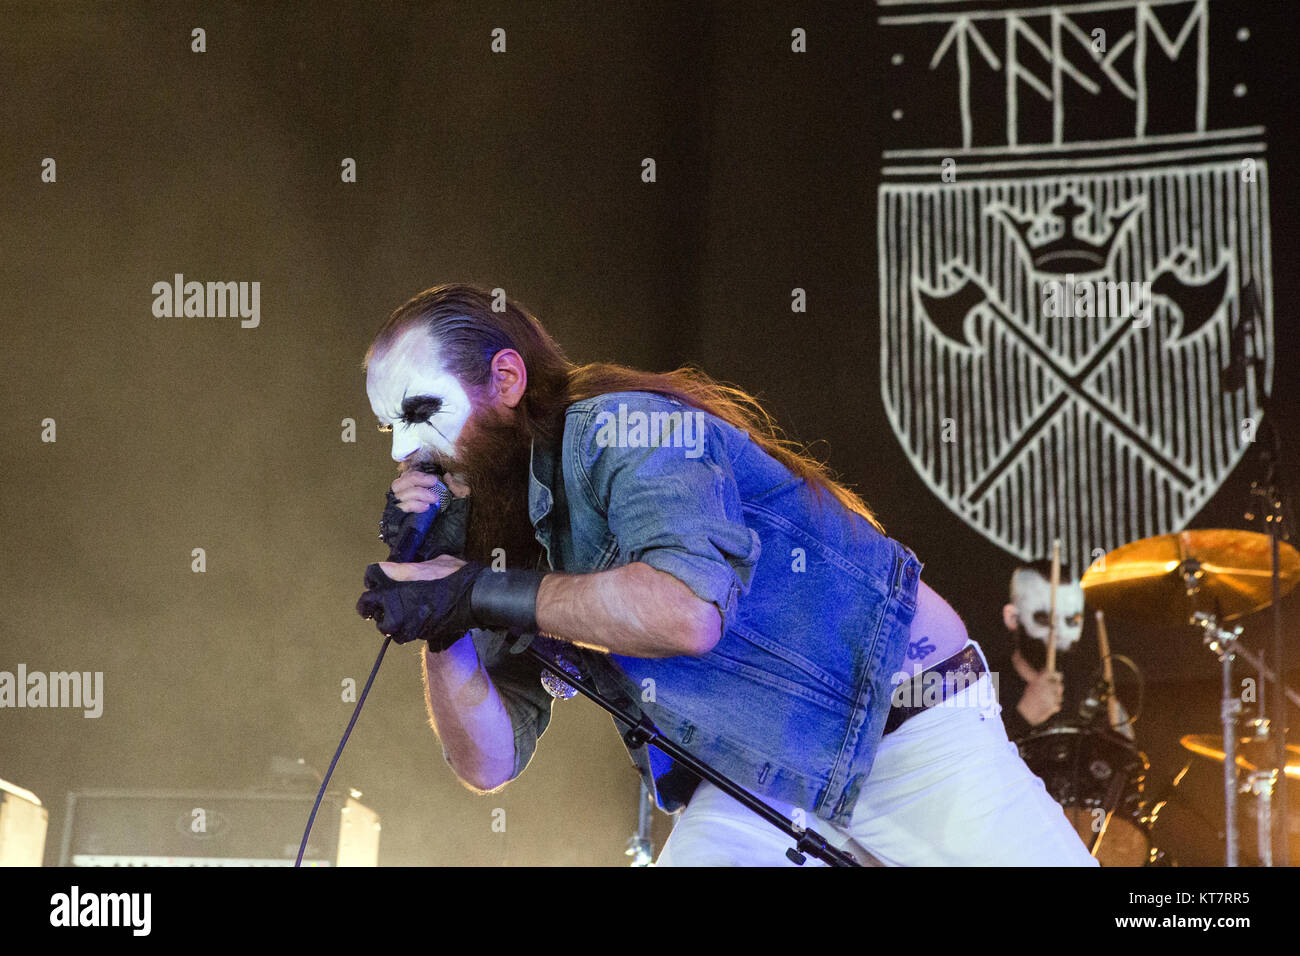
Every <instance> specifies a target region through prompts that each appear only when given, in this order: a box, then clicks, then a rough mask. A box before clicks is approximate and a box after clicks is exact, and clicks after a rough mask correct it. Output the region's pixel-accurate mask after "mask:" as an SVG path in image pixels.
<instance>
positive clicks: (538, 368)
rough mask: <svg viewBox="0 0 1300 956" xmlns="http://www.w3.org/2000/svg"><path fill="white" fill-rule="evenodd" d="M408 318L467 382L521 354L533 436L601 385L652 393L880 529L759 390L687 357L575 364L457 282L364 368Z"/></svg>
mask: <svg viewBox="0 0 1300 956" xmlns="http://www.w3.org/2000/svg"><path fill="white" fill-rule="evenodd" d="M414 326H421V327H423V328H424V329H425V331H426V332H428V334H429V335H430V336H431V337H433V339H434V340H435V341H436V342H437V343H438V345H439V350H440V354H441V356H442V357H443V360H444V361H445V362H446V364H447V370H448V371H450V372H451V373H452V374H454V375H455V376H456V377H457V378H458V379H460V381H461V382H463V383H464V384H465V385H467V386H473V387H479V388H481V387H483V386H485V385H486V384H487V381H488V376H489V375H490V373H491V365H492V357H493V356H494V355H496V353H497V352H499V351H501V350H502V349H514V350H515V351H516V352H518V353H519V355H520V357H521V358H523V360H524V367H525V368H526V369H527V370H528V386H527V388H526V389H525V391H524V398H523V401H522V402H521V403H520V408H521V409H522V410H523V415H524V422H525V424H526V426H527V429H528V432H529V434H530V435H531V436H533V437H534V438H538V437H540V438H543V439H544V440H547V441H552V442H554V441H558V439H559V437H560V433H561V431H562V429H563V427H564V410H565V409H566V408H568V407H569V406H570V405H572V404H573V403H574V402H579V401H582V400H583V399H586V398H592V397H594V396H596V395H604V394H606V393H608V392H657V393H659V394H661V395H667V396H669V397H671V398H675V399H677V400H678V401H680V402H683V403H685V404H687V405H690V406H692V407H693V408H698V409H700V410H701V411H704V412H707V413H708V414H710V415H714V416H716V417H718V418H720V419H722V420H723V421H725V422H727V423H728V424H730V425H733V426H735V427H736V428H739V429H742V430H744V431H746V432H748V433H749V436H750V439H751V440H752V441H754V442H755V443H756V444H757V445H758V446H759V447H760V448H762V449H763V451H765V452H766V453H767V454H769V455H771V456H772V457H773V458H775V459H776V460H777V461H779V462H780V463H781V464H782V465H784V466H785V467H786V468H788V469H789V470H790V472H791V473H792V474H793V475H794V476H795V477H797V478H801V479H803V480H804V481H805V482H807V483H808V485H809V486H810V487H811V488H813V489H814V490H815V491H816V492H817V495H816V497H817V498H822V497H824V496H826V495H829V496H831V497H833V498H834V499H835V500H836V501H838V502H839V503H840V504H841V505H843V506H844V507H845V508H847V509H848V510H849V511H851V512H853V513H854V514H857V515H860V516H862V517H863V518H865V519H866V520H867V521H869V522H871V524H872V525H874V526H875V527H876V529H877V530H883V529H882V528H881V525H880V522H879V521H877V520H876V517H875V515H873V514H872V513H871V509H870V508H868V507H867V504H866V502H864V501H863V500H862V498H861V497H859V496H858V495H857V494H856V493H854V492H853V491H851V490H850V489H848V488H846V487H845V486H844V485H842V484H840V482H839V481H837V480H836V479H835V476H834V475H833V474H832V473H831V471H830V469H829V468H828V467H827V466H826V464H824V463H823V462H821V461H819V460H817V459H816V458H814V457H813V456H812V455H811V454H810V453H809V452H808V450H807V448H806V447H805V446H802V445H800V444H799V443H797V442H795V441H792V440H791V439H789V438H787V437H786V436H785V434H784V433H783V432H782V431H781V428H780V426H778V425H777V423H776V422H775V420H774V419H773V418H772V416H771V415H770V414H768V412H767V410H766V409H765V408H763V406H762V405H761V404H760V403H759V401H758V399H757V398H755V397H754V396H752V395H750V394H749V393H748V392H746V391H744V390H742V389H740V388H737V387H735V386H732V385H727V384H724V383H722V382H718V381H715V380H714V379H713V378H711V377H709V376H708V375H707V374H706V373H705V372H703V371H702V370H700V369H698V368H695V367H693V366H690V365H685V366H682V367H681V368H677V369H674V370H673V371H671V372H646V371H642V370H641V369H635V368H629V367H627V366H624V365H615V364H612V363H609V362H592V363H590V364H587V365H575V364H574V363H572V362H570V361H569V360H568V358H566V357H565V354H564V350H563V349H562V348H561V347H560V345H559V343H557V342H556V341H555V340H554V339H552V338H551V336H550V334H549V333H547V331H546V329H544V328H543V327H542V324H541V322H539V321H538V320H537V319H536V318H535V317H534V316H533V315H532V314H531V313H530V312H528V310H527V309H525V308H523V307H522V306H521V305H519V304H518V303H516V302H512V301H511V300H509V299H507V298H506V297H505V296H504V295H497V296H494V295H493V294H492V293H490V292H488V291H485V290H483V289H480V288H477V287H476V286H472V285H466V284H463V283H446V284H444V285H438V286H434V287H433V288H431V289H426V290H425V291H424V292H421V293H420V294H419V295H417V296H416V297H415V298H413V299H411V301H409V302H407V303H406V304H405V305H403V306H401V307H399V308H398V309H396V310H394V312H393V314H392V315H391V316H389V318H388V321H387V322H385V323H384V325H383V327H382V328H380V330H379V332H378V333H377V334H376V335H375V340H374V341H373V342H372V343H371V344H370V348H369V350H367V352H366V357H365V360H364V361H363V363H362V367H363V368H366V367H368V366H369V364H370V359H371V357H372V356H373V355H374V353H375V352H376V350H379V349H385V348H387V347H388V346H390V345H391V344H392V343H393V342H394V341H396V339H397V338H398V337H399V336H400V335H401V334H402V333H403V332H405V331H406V330H407V329H408V328H411V327H414Z"/></svg>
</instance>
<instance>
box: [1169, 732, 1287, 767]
mask: <svg viewBox="0 0 1300 956" xmlns="http://www.w3.org/2000/svg"><path fill="white" fill-rule="evenodd" d="M1178 742H1179V743H1180V744H1182V745H1183V749H1184V750H1190V751H1191V752H1192V753H1194V754H1200V755H1201V756H1202V757H1209V758H1210V759H1211V760H1217V761H1218V762H1219V763H1223V735H1222V734H1187V735H1186V736H1184V737H1183V738H1182V739H1181V740H1179V741H1178ZM1272 765H1273V742H1272V741H1271V740H1268V739H1261V738H1259V737H1242V738H1241V739H1240V740H1238V741H1237V766H1238V767H1240V768H1242V769H1243V770H1258V769H1259V768H1260V767H1271V766H1272ZM1286 775H1287V776H1288V777H1295V778H1300V747H1297V746H1296V745H1295V744H1287V745H1286Z"/></svg>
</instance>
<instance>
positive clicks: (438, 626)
mask: <svg viewBox="0 0 1300 956" xmlns="http://www.w3.org/2000/svg"><path fill="white" fill-rule="evenodd" d="M545 576H546V572H544V571H522V570H511V571H489V570H488V569H487V568H486V567H485V566H484V565H481V564H477V563H474V562H470V563H468V564H466V565H465V566H464V567H462V568H460V569H459V570H457V571H455V572H454V573H452V574H449V575H447V577H445V578H439V579H438V580H436V581H394V580H393V579H392V578H390V577H389V576H388V575H386V574H385V573H384V571H383V569H382V568H381V567H380V566H379V565H378V564H372V565H370V566H369V567H367V568H366V577H365V585H366V591H365V593H364V594H362V595H361V598H360V599H359V600H358V601H357V613H358V614H360V615H361V616H362V617H363V618H367V619H373V620H374V622H375V626H376V627H377V628H379V632H380V633H381V634H383V635H385V636H386V637H391V638H392V639H393V640H395V641H396V642H397V643H398V644H406V643H408V642H410V641H414V640H419V639H423V640H425V641H427V642H428V644H429V649H430V650H432V651H434V652H435V653H436V652H439V651H445V650H446V649H447V648H449V647H451V645H452V644H454V643H456V642H457V641H458V640H460V639H461V638H462V637H464V636H465V632H466V631H468V630H470V629H471V628H475V627H481V628H501V629H505V630H508V631H511V632H513V633H516V634H526V633H531V632H534V631H536V630H537V620H536V615H537V591H538V589H539V588H540V587H541V584H542V578H543V577H545Z"/></svg>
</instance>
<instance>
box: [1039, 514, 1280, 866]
mask: <svg viewBox="0 0 1300 956" xmlns="http://www.w3.org/2000/svg"><path fill="white" fill-rule="evenodd" d="M1058 554H1059V551H1058ZM1058 566H1059V558H1056V559H1055V560H1054V568H1053V582H1052V583H1053V585H1054V587H1053V595H1054V594H1055V584H1056V583H1057V580H1058V578H1059V575H1058V573H1057V572H1056V567H1058ZM1297 582H1300V553H1297V551H1296V549H1295V548H1293V547H1292V546H1290V545H1289V544H1286V543H1285V542H1282V541H1279V540H1277V538H1276V537H1275V536H1273V535H1269V534H1260V533H1256V532H1249V531H1234V530H1189V531H1182V532H1179V533H1176V534H1165V535H1159V536H1156V537H1151V538H1145V539H1143V540H1140V541H1134V542H1132V543H1130V544H1126V545H1123V546H1122V547H1120V548H1117V549H1115V550H1114V551H1111V552H1110V553H1108V554H1106V555H1104V556H1103V557H1101V558H1099V559H1098V560H1097V561H1095V562H1094V563H1093V565H1092V566H1091V567H1090V568H1089V569H1088V571H1087V573H1086V574H1084V576H1083V581H1082V584H1083V590H1084V594H1085V597H1086V600H1087V602H1088V604H1089V605H1090V606H1091V607H1092V608H1094V609H1095V610H1096V612H1097V622H1098V644H1099V647H1100V649H1101V656H1102V665H1103V666H1102V674H1103V684H1102V686H1103V687H1105V688H1107V690H1105V691H1104V692H1103V693H1102V695H1101V696H1102V697H1103V698H1104V700H1103V701H1094V703H1096V704H1097V705H1098V708H1100V706H1101V704H1102V703H1104V704H1105V705H1106V707H1107V708H1108V715H1109V718H1110V719H1109V720H1108V721H1107V724H1108V726H1109V727H1110V728H1118V727H1120V726H1121V723H1122V719H1121V718H1120V717H1119V711H1118V702H1117V700H1116V699H1115V697H1114V677H1113V674H1112V672H1111V669H1110V662H1111V659H1112V655H1111V654H1110V651H1109V648H1108V643H1107V634H1106V627H1105V621H1106V617H1107V615H1109V617H1110V618H1111V620H1125V621H1132V622H1137V623H1138V624H1139V626H1150V627H1165V628H1180V629H1183V630H1184V631H1186V632H1190V633H1195V634H1198V635H1199V637H1200V643H1201V644H1202V645H1203V646H1204V648H1205V649H1206V650H1208V651H1209V652H1210V654H1213V655H1214V657H1215V658H1217V660H1218V664H1219V670H1220V673H1221V681H1222V684H1221V686H1222V691H1221V699H1220V721H1221V724H1222V734H1221V735H1220V734H1211V735H1204V734H1187V735H1184V736H1183V737H1182V738H1181V741H1180V743H1181V746H1182V748H1183V750H1185V751H1186V752H1188V753H1190V754H1194V755H1196V758H1194V759H1200V760H1205V761H1215V762H1217V763H1218V764H1220V765H1221V766H1222V768H1223V792H1224V813H1225V821H1224V835H1225V857H1226V859H1225V862H1226V864H1227V865H1228V866H1236V865H1238V863H1239V854H1240V848H1239V840H1238V831H1239V819H1238V805H1239V801H1238V798H1239V797H1243V796H1244V797H1245V799H1246V800H1247V801H1249V807H1250V809H1252V810H1253V814H1252V816H1253V817H1254V819H1255V821H1256V836H1257V859H1258V860H1259V862H1260V863H1261V864H1262V865H1265V866H1269V865H1272V864H1273V862H1274V848H1275V846H1280V847H1281V854H1282V859H1281V860H1279V861H1278V862H1285V853H1286V846H1287V844H1286V834H1287V830H1286V827H1285V819H1283V820H1281V821H1279V820H1277V819H1276V817H1278V816H1279V815H1280V816H1281V817H1283V818H1285V815H1286V801H1285V784H1286V780H1287V779H1288V778H1289V779H1291V780H1295V781H1300V746H1294V745H1290V746H1288V745H1286V741H1285V739H1282V738H1284V735H1285V727H1284V725H1283V726H1279V725H1278V721H1277V717H1278V716H1281V715H1282V710H1281V706H1282V705H1281V703H1280V701H1279V700H1277V699H1276V698H1274V710H1273V719H1270V717H1269V711H1268V710H1267V709H1266V707H1265V701H1266V699H1267V697H1266V695H1269V694H1277V693H1281V694H1283V695H1285V697H1286V699H1289V700H1290V701H1291V702H1292V703H1294V704H1296V705H1297V706H1300V694H1297V693H1296V692H1295V691H1294V690H1292V689H1291V688H1290V687H1287V686H1286V685H1285V683H1284V682H1283V681H1282V680H1281V679H1280V677H1279V674H1277V673H1275V672H1274V671H1273V670H1272V669H1271V668H1270V667H1269V666H1268V665H1267V660H1266V658H1265V656H1264V655H1263V654H1262V653H1260V651H1259V650H1258V649H1252V648H1250V647H1247V646H1246V645H1245V643H1244V641H1243V629H1242V628H1241V627H1240V626H1238V627H1235V628H1232V629H1228V628H1226V627H1225V626H1224V625H1226V624H1230V623H1231V622H1234V621H1236V620H1238V619H1240V618H1242V617H1245V616H1246V615H1248V614H1251V613H1253V612H1255V611H1259V610H1262V609H1264V608H1266V607H1270V606H1272V607H1273V608H1274V631H1275V641H1274V645H1273V646H1274V654H1275V659H1276V655H1277V654H1278V653H1280V628H1281V623H1280V622H1281V619H1280V615H1279V612H1278V610H1277V605H1278V602H1279V601H1280V599H1281V597H1282V596H1284V595H1285V594H1287V593H1289V592H1290V591H1291V590H1292V589H1293V588H1294V587H1295V586H1296V584H1297ZM1053 601H1055V597H1054V596H1053ZM1055 618H1056V615H1055V613H1054V609H1053V614H1052V620H1053V621H1055ZM1259 646H1261V647H1262V646H1265V645H1263V644H1261V645H1259ZM1052 650H1053V644H1052V641H1051V638H1050V636H1049V642H1048V652H1049V657H1048V660H1049V667H1051V663H1050V662H1051V659H1052V654H1051V652H1052ZM1239 659H1240V661H1243V662H1245V664H1246V665H1248V667H1249V669H1248V670H1244V669H1242V668H1241V667H1240V665H1239V663H1238V660H1239ZM1207 664H1208V656H1207ZM1236 670H1241V673H1236ZM1280 670H1282V668H1279V671H1280ZM1243 687H1245V688H1249V689H1250V690H1249V693H1247V694H1245V695H1243ZM1243 696H1245V697H1246V702H1252V701H1253V702H1254V703H1256V704H1257V705H1258V706H1257V708H1256V711H1257V714H1258V716H1257V717H1255V718H1254V719H1252V720H1249V721H1245V727H1244V728H1239V727H1238V724H1239V723H1242V715H1243ZM1017 745H1018V746H1019V748H1020V753H1021V756H1022V757H1023V758H1024V760H1025V763H1026V764H1028V765H1029V767H1030V769H1031V770H1033V771H1034V773H1036V774H1037V775H1038V776H1039V777H1041V778H1042V779H1043V782H1044V785H1045V786H1046V788H1047V791H1048V793H1050V794H1051V795H1052V796H1053V797H1054V798H1055V799H1056V800H1057V802H1058V803H1060V804H1061V805H1062V806H1063V807H1064V808H1065V811H1066V815H1067V817H1069V819H1070V821H1071V823H1072V824H1073V825H1074V826H1075V828H1076V829H1077V831H1078V832H1079V836H1080V837H1081V838H1082V839H1083V841H1084V843H1085V844H1087V846H1088V848H1089V850H1090V852H1091V853H1092V854H1093V856H1094V857H1096V858H1097V860H1098V861H1099V862H1100V863H1101V864H1102V865H1103V866H1148V865H1175V864H1176V862H1177V861H1176V860H1174V859H1173V858H1171V856H1170V854H1169V853H1168V852H1167V851H1166V850H1164V849H1161V848H1159V847H1157V846H1156V843H1157V842H1158V841H1157V839H1156V838H1155V837H1154V836H1153V834H1154V833H1156V832H1158V831H1157V830H1156V823H1157V821H1158V820H1159V817H1160V813H1161V811H1162V810H1163V809H1164V808H1165V805H1166V803H1167V802H1168V801H1167V800H1165V799H1152V798H1150V797H1149V795H1148V793H1147V790H1146V782H1147V776H1148V774H1149V772H1150V766H1151V765H1150V763H1149V761H1148V759H1147V756H1146V754H1144V753H1143V752H1142V751H1140V750H1138V749H1137V748H1136V747H1135V746H1134V745H1133V744H1132V743H1131V742H1130V741H1129V740H1128V739H1126V738H1125V737H1124V736H1121V735H1120V734H1119V733H1117V732H1115V730H1114V729H1107V730H1098V729H1094V727H1092V726H1090V725H1089V726H1080V725H1073V726H1072V725H1060V726H1048V727H1046V728H1044V729H1042V730H1039V731H1037V732H1035V733H1033V734H1030V735H1029V736H1028V737H1025V738H1023V739H1021V740H1019V741H1017ZM1187 770H1188V768H1187V767H1184V768H1183V771H1182V773H1180V774H1179V775H1178V777H1176V778H1175V780H1174V781H1173V784H1172V785H1171V787H1170V788H1169V790H1168V791H1167V793H1172V792H1173V788H1174V787H1176V786H1177V785H1178V783H1179V782H1180V780H1181V778H1182V776H1183V774H1185V773H1186V772H1187ZM1293 786H1296V787H1297V788H1300V783H1296V784H1293ZM1279 822H1281V823H1282V826H1281V827H1280V828H1277V827H1275V824H1277V823H1279ZM1275 829H1280V834H1281V835H1280V837H1277V838H1275V836H1274V832H1275Z"/></svg>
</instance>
